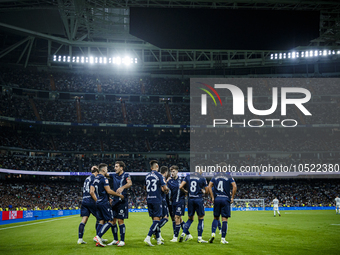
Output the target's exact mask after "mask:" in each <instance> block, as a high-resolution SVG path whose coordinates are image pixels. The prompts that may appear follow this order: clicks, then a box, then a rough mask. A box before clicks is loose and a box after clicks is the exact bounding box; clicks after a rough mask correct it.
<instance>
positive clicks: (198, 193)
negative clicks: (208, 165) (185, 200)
mask: <svg viewBox="0 0 340 255" xmlns="http://www.w3.org/2000/svg"><path fill="white" fill-rule="evenodd" d="M184 181H185V182H186V187H187V189H188V194H189V198H202V195H203V192H202V189H204V188H205V187H207V186H208V185H207V180H206V179H205V178H204V177H202V176H201V175H200V174H199V173H196V172H194V173H191V174H190V175H187V176H185V179H184Z"/></svg>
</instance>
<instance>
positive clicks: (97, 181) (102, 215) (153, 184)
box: [78, 160, 237, 247]
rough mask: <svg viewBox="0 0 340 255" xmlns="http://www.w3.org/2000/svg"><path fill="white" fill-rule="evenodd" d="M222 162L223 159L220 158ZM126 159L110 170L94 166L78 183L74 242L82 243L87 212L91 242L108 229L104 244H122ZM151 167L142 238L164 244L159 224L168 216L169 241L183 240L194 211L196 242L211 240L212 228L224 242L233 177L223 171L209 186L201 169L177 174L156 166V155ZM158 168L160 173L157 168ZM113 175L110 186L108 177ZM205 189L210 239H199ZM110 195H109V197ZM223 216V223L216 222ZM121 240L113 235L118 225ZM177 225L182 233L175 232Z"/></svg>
mask: <svg viewBox="0 0 340 255" xmlns="http://www.w3.org/2000/svg"><path fill="white" fill-rule="evenodd" d="M222 164H223V163H222ZM124 168H125V164H124V162H122V161H117V162H115V172H114V173H108V170H107V165H106V164H100V165H99V166H98V167H97V166H93V167H92V169H91V173H92V174H91V175H90V176H89V177H87V179H86V180H85V182H84V187H83V202H82V206H81V217H82V221H81V223H80V225H79V233H78V234H79V239H78V244H86V242H85V241H84V240H83V235H84V229H85V224H86V222H87V220H88V217H89V216H90V214H92V215H94V216H95V217H96V218H97V222H96V236H95V237H94V238H93V240H94V241H95V242H96V246H102V247H104V246H106V244H104V243H105V242H107V240H105V239H103V238H102V236H103V235H104V234H105V233H106V232H107V231H108V230H109V229H110V228H111V230H112V234H113V239H114V240H113V241H112V242H111V243H109V244H107V245H117V246H124V245H125V224H124V219H127V218H128V199H127V192H126V190H127V189H128V188H130V187H131V186H132V181H131V178H130V175H129V174H128V173H126V172H125V171H124ZM150 168H151V172H150V173H148V174H147V175H146V177H145V183H144V184H145V187H144V188H145V190H146V192H147V207H148V212H149V216H150V217H151V218H152V225H151V227H150V229H149V232H148V234H147V236H146V238H145V239H144V243H145V244H147V245H149V246H154V245H153V244H152V242H151V240H152V236H154V238H155V239H156V241H157V245H162V244H164V242H163V241H164V239H163V238H162V235H161V228H162V227H163V226H164V225H165V224H166V223H167V222H168V221H169V216H170V218H171V220H172V226H173V239H172V240H170V242H185V241H189V240H192V239H193V236H192V235H191V234H190V232H189V230H190V227H191V225H192V223H193V221H194V215H195V213H196V214H197V217H198V225H197V232H198V237H197V242H198V243H208V242H210V243H212V242H213V241H214V239H215V233H216V229H217V228H219V229H220V233H221V234H222V238H221V243H222V244H227V243H228V242H227V241H226V240H225V237H226V234H227V228H228V218H229V217H230V205H231V204H232V203H233V200H234V196H235V194H236V190H237V186H236V183H235V181H234V179H233V178H231V176H228V175H226V174H224V173H221V174H217V175H215V176H214V177H213V178H212V179H211V181H210V182H209V185H208V183H207V180H206V179H205V178H204V177H202V176H201V174H200V173H198V172H194V173H191V174H190V175H187V176H185V178H181V177H179V175H178V167H177V166H171V167H170V172H169V169H168V167H166V166H162V167H161V168H160V169H159V165H158V162H157V160H151V161H150ZM158 170H160V172H158ZM107 178H111V179H112V183H113V185H112V189H111V188H110V184H109V180H108V179H107ZM204 194H208V195H209V196H210V197H211V200H212V202H213V204H214V220H213V222H212V233H211V237H210V239H209V241H206V240H203V239H202V233H203V229H204V215H205V210H204V203H203V195H204ZM109 195H111V196H113V199H110V198H109ZM186 196H187V197H188V204H187V208H188V220H187V222H184V220H183V218H182V217H183V216H184V213H185V207H186ZM220 217H222V224H221V222H220ZM117 221H118V225H119V232H120V241H119V240H118V227H117ZM181 229H182V233H181V234H180V231H181Z"/></svg>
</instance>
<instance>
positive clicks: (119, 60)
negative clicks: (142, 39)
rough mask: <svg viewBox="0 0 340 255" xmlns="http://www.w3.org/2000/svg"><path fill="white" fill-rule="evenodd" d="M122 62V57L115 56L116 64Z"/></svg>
mask: <svg viewBox="0 0 340 255" xmlns="http://www.w3.org/2000/svg"><path fill="white" fill-rule="evenodd" d="M121 63H122V59H121V58H120V57H117V59H116V64H117V65H120V64H121Z"/></svg>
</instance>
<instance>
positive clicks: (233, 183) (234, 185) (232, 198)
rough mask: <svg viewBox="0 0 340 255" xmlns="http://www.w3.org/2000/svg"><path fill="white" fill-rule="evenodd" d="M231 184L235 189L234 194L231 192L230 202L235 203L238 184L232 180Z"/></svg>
mask: <svg viewBox="0 0 340 255" xmlns="http://www.w3.org/2000/svg"><path fill="white" fill-rule="evenodd" d="M231 185H232V186H233V191H232V194H231V201H230V203H231V204H232V203H234V197H235V194H236V191H237V186H236V182H232V183H231Z"/></svg>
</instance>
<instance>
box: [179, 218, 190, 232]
mask: <svg viewBox="0 0 340 255" xmlns="http://www.w3.org/2000/svg"><path fill="white" fill-rule="evenodd" d="M184 225H185V222H184V221H182V222H181V228H182V230H183V231H184ZM187 232H188V235H190V232H189V229H188V230H187Z"/></svg>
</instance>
